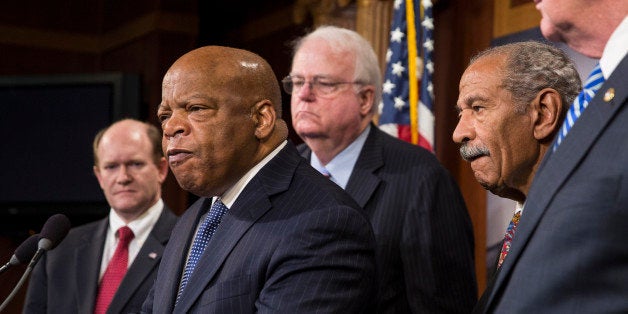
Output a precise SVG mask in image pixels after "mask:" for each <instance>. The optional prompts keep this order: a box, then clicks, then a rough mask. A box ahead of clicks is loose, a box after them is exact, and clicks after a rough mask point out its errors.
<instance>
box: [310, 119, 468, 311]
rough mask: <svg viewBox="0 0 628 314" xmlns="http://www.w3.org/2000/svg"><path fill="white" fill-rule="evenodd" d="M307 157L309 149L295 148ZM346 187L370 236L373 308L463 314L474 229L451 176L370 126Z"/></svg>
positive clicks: (422, 153)
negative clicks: (375, 280) (375, 278)
mask: <svg viewBox="0 0 628 314" xmlns="http://www.w3.org/2000/svg"><path fill="white" fill-rule="evenodd" d="M299 151H300V153H301V155H302V156H304V157H305V158H307V159H309V158H310V155H311V150H310V149H309V148H308V147H307V146H306V145H305V144H302V145H301V146H299ZM346 191H347V192H348V193H349V194H350V195H351V196H352V197H353V198H354V199H355V200H356V201H357V202H358V204H359V205H360V206H361V207H363V208H364V210H365V211H366V213H367V214H368V215H369V217H370V220H371V223H372V225H373V228H374V231H375V237H376V239H377V242H378V243H377V259H378V269H377V270H378V273H379V282H380V283H379V297H378V306H377V313H411V312H412V313H469V312H470V311H471V309H472V308H473V306H474V304H475V303H476V300H477V285H476V279H475V268H474V254H473V249H474V247H473V245H474V240H473V230H472V225H471V220H470V218H469V215H468V212H467V210H466V206H465V204H464V200H463V199H462V196H461V194H460V191H459V188H458V186H457V184H456V183H455V181H454V180H453V178H452V177H451V176H450V175H449V173H448V172H447V171H446V169H445V168H444V167H442V165H441V164H440V163H439V162H438V161H437V159H436V157H435V156H434V155H433V154H431V153H429V152H428V151H426V150H424V149H422V148H420V147H418V146H415V145H411V144H408V143H406V142H403V141H401V140H398V139H396V138H393V137H391V136H389V135H388V134H386V133H384V132H382V131H381V130H379V129H378V128H377V127H376V126H374V125H371V131H370V133H369V135H368V137H367V139H366V142H365V143H364V147H363V148H362V151H361V152H360V156H359V157H358V159H357V161H356V164H355V167H354V169H353V173H352V174H351V177H350V179H349V182H348V183H347V186H346Z"/></svg>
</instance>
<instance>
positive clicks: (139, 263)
mask: <svg viewBox="0 0 628 314" xmlns="http://www.w3.org/2000/svg"><path fill="white" fill-rule="evenodd" d="M176 221H177V216H175V214H173V213H172V212H171V211H170V209H169V208H167V207H165V208H164V210H163V211H162V214H161V216H160V217H159V219H158V220H157V222H156V223H155V226H154V227H153V229H152V230H151V232H150V234H149V236H148V238H146V242H144V245H143V246H142V248H141V249H140V251H139V253H138V254H137V256H136V257H135V260H134V261H133V264H132V265H131V266H130V267H129V270H128V271H127V274H126V276H125V277H124V279H123V280H122V282H121V283H120V287H119V288H118V291H117V292H116V294H115V296H114V297H113V300H112V301H111V304H110V305H109V310H108V311H107V312H108V313H138V312H139V311H140V310H141V307H142V303H143V301H144V299H145V298H146V295H147V294H148V291H149V290H150V288H151V286H152V284H153V281H154V280H155V277H156V276H157V266H158V265H159V261H160V259H161V257H162V252H163V251H164V248H165V246H166V243H167V242H168V238H169V236H170V232H171V230H172V228H173V227H174V225H175V223H176ZM108 225H109V219H108V218H105V219H102V220H99V221H96V222H92V223H88V224H86V225H83V226H79V227H76V228H73V229H72V230H70V232H69V233H68V235H67V237H65V239H63V241H61V243H60V244H59V246H57V247H56V248H55V249H53V250H51V251H48V252H46V254H45V255H44V256H43V257H42V259H41V260H40V261H39V263H38V264H37V265H36V266H35V268H34V269H33V272H32V274H31V278H30V281H29V284H28V291H27V295H26V301H25V304H24V313H33V314H35V313H37V314H39V313H64V314H65V313H68V314H70V313H93V312H94V305H95V304H96V295H97V293H98V277H99V273H100V264H101V260H102V251H103V246H104V245H105V233H106V231H107V227H108Z"/></svg>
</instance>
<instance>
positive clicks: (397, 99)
mask: <svg viewBox="0 0 628 314" xmlns="http://www.w3.org/2000/svg"><path fill="white" fill-rule="evenodd" d="M405 105H406V102H405V101H404V100H403V98H401V97H395V104H394V106H395V109H397V110H399V111H401V109H403V107H404V106H405Z"/></svg>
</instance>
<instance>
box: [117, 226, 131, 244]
mask: <svg viewBox="0 0 628 314" xmlns="http://www.w3.org/2000/svg"><path fill="white" fill-rule="evenodd" d="M134 237H135V235H134V234H133V230H131V228H129V227H128V226H123V227H120V229H118V239H119V243H121V244H124V245H128V244H129V242H131V240H133V238H134Z"/></svg>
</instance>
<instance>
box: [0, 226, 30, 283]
mask: <svg viewBox="0 0 628 314" xmlns="http://www.w3.org/2000/svg"><path fill="white" fill-rule="evenodd" d="M38 241H39V234H33V235H31V236H30V237H28V239H26V240H24V242H22V244H20V246H18V247H17V249H15V253H13V256H11V259H10V260H9V262H7V263H6V264H4V265H2V267H1V268H0V274H1V273H3V272H5V271H6V270H7V269H9V267H11V266H15V265H19V264H23V263H26V261H28V260H30V259H31V258H32V257H33V255H35V252H36V251H37V242H38Z"/></svg>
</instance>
